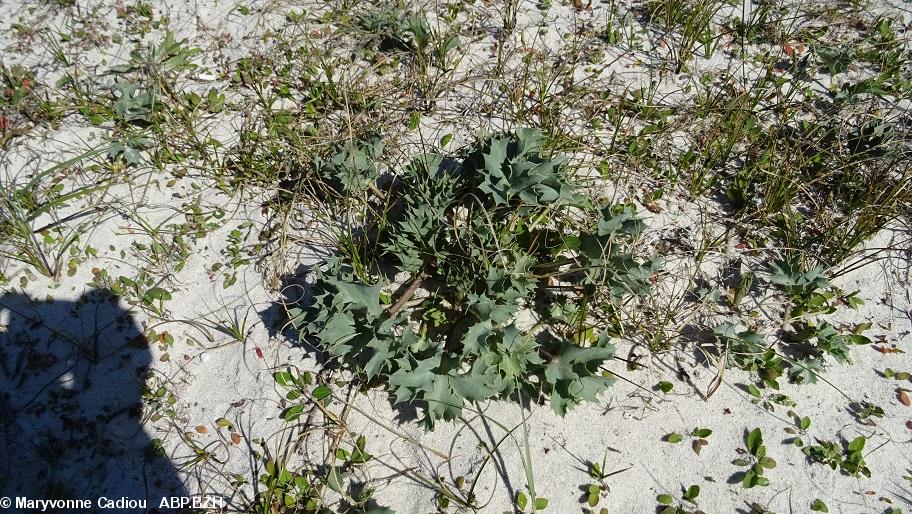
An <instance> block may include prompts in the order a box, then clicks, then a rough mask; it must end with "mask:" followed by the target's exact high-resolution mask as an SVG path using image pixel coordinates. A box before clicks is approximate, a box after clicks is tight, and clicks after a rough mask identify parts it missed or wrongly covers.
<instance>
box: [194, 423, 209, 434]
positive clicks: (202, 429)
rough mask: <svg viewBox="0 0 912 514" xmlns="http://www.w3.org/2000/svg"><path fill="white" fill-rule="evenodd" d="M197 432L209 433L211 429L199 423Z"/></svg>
mask: <svg viewBox="0 0 912 514" xmlns="http://www.w3.org/2000/svg"><path fill="white" fill-rule="evenodd" d="M196 432H197V433H198V434H208V433H209V429H208V428H206V427H205V425H197V427H196Z"/></svg>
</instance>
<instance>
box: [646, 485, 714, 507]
mask: <svg viewBox="0 0 912 514" xmlns="http://www.w3.org/2000/svg"><path fill="white" fill-rule="evenodd" d="M698 496H700V486H698V485H691V486H689V487H683V486H682V487H681V500H682V501H683V502H684V503H679V504H678V505H675V499H674V497H673V496H672V495H670V494H660V495H658V496H656V501H657V502H658V503H659V507H658V509H656V510H657V511H658V512H659V514H703V511H702V510H699V509H697V510H689V507H685V504H689V505H696V504H697V497H698Z"/></svg>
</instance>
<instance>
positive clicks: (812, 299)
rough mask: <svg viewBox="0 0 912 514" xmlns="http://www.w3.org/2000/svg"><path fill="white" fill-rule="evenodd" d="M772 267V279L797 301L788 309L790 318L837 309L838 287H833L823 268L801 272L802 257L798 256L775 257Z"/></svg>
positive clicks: (793, 300)
mask: <svg viewBox="0 0 912 514" xmlns="http://www.w3.org/2000/svg"><path fill="white" fill-rule="evenodd" d="M771 268H772V272H771V273H770V275H769V281H770V282H772V283H773V284H776V285H777V286H779V288H780V289H782V290H783V291H785V293H786V294H788V295H789V296H790V297H791V299H792V302H793V303H794V306H793V307H792V309H791V310H790V311H789V312H788V317H789V318H796V317H799V316H802V315H805V314H832V313H833V312H835V311H836V307H835V306H834V305H831V300H833V299H834V298H835V297H836V289H835V288H832V287H831V286H830V282H829V280H827V278H826V274H825V272H824V269H823V268H822V267H819V266H818V267H816V268H814V269H811V270H808V271H802V269H801V259H800V258H799V257H797V256H796V257H792V258H791V259H780V260H776V261H774V262H773V263H772V264H771Z"/></svg>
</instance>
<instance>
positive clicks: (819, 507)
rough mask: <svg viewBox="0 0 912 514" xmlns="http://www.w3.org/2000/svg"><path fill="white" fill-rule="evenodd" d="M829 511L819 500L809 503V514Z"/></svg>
mask: <svg viewBox="0 0 912 514" xmlns="http://www.w3.org/2000/svg"><path fill="white" fill-rule="evenodd" d="M829 511H830V509H829V507H827V504H826V503H823V500H821V499H820V498H817V499H815V500H814V501H812V502H811V512H829Z"/></svg>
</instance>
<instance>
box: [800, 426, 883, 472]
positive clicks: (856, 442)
mask: <svg viewBox="0 0 912 514" xmlns="http://www.w3.org/2000/svg"><path fill="white" fill-rule="evenodd" d="M866 441H867V440H866V439H865V438H864V436H858V437H856V438H855V439H852V440H851V441H847V442H844V443H843V444H839V443H837V442H835V441H821V440H820V439H818V440H817V443H818V444H815V445H810V446H805V447H804V448H803V449H802V450H801V451H802V452H804V454H805V455H806V456H807V458H808V460H810V461H811V462H820V463H822V464H826V465H827V466H829V467H830V469H833V470H836V469H837V468H838V469H839V470H840V471H842V472H843V473H845V474H847V475H851V476H858V475H864V476H866V477H868V478H871V470H870V469H868V466H867V465H866V464H865V461H864V453H863V452H864V447H865V442H866Z"/></svg>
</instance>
